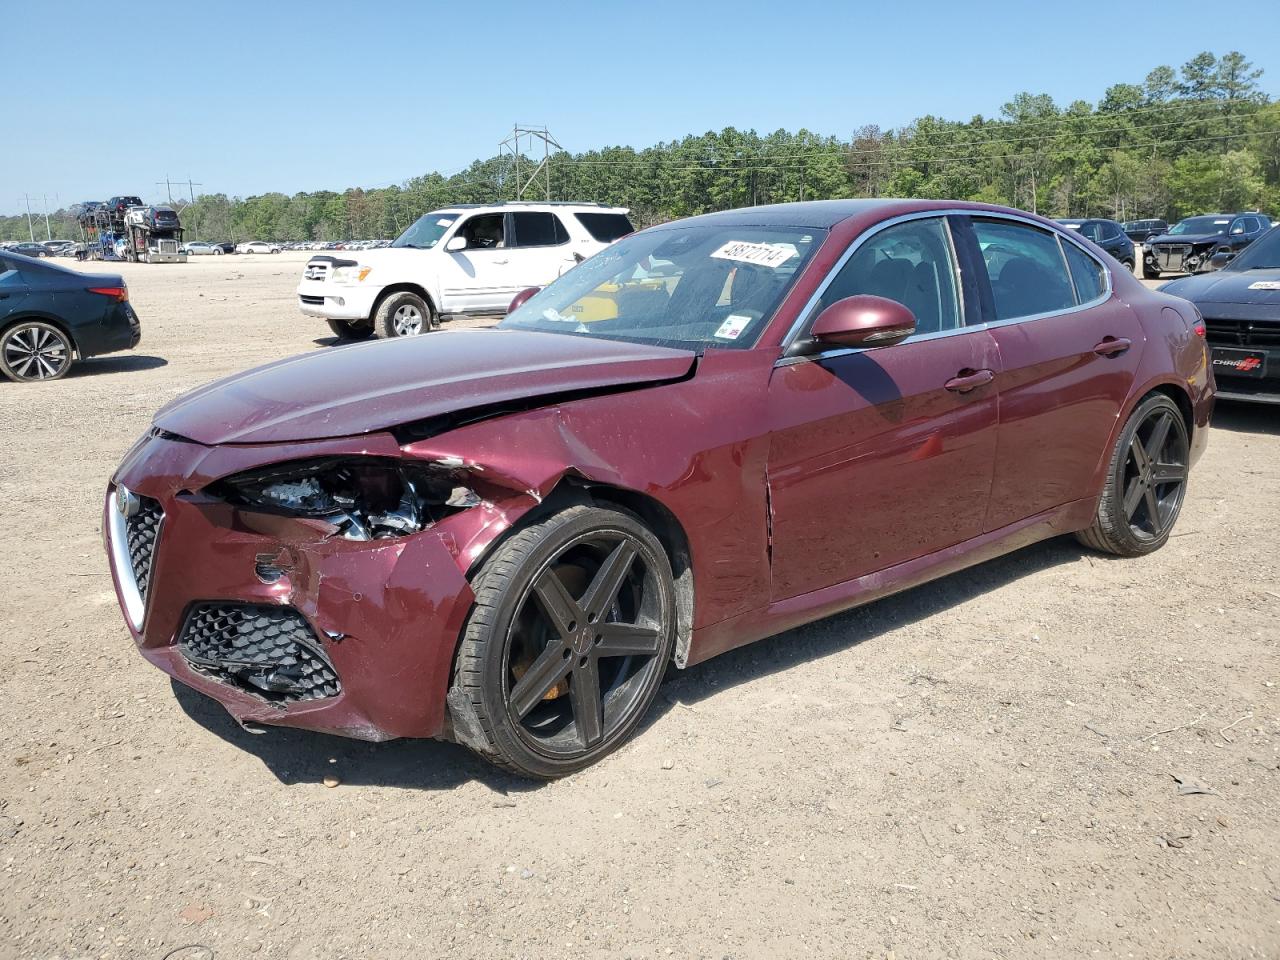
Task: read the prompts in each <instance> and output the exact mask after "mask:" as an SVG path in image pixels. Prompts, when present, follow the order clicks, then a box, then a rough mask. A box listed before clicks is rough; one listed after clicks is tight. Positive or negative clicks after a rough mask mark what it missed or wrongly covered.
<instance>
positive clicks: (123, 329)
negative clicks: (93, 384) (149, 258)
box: [0, 250, 142, 383]
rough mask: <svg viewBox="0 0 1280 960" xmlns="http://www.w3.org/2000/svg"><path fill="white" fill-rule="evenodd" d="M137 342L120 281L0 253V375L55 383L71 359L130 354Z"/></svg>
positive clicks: (138, 336)
mask: <svg viewBox="0 0 1280 960" xmlns="http://www.w3.org/2000/svg"><path fill="white" fill-rule="evenodd" d="M141 339H142V325H141V324H140V323H139V322H138V315H137V314H136V313H134V311H133V307H132V306H130V305H129V289H128V287H126V286H125V282H124V278H123V277H120V276H118V275H116V274H107V273H78V272H76V271H75V270H68V269H67V268H66V267H60V266H58V265H56V264H52V263H45V262H43V261H36V260H33V259H31V258H30V257H24V256H22V255H20V254H15V253H13V251H11V250H0V374H3V375H4V376H6V377H8V378H9V379H10V380H16V381H18V382H19V383H29V382H34V381H37V380H57V379H58V378H59V377H62V376H65V375H66V373H67V371H68V370H70V369H71V365H72V363H73V362H75V361H76V360H83V359H84V358H86V357H93V356H97V355H98V354H102V353H113V352H115V351H116V350H131V349H132V348H134V347H136V346H137V345H138V341H139V340H141Z"/></svg>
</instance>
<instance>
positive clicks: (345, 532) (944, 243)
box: [105, 200, 1214, 777]
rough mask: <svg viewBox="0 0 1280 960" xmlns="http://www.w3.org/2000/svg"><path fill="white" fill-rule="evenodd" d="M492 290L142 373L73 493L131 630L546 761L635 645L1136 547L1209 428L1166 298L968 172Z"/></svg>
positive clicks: (659, 646) (564, 746)
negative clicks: (152, 380)
mask: <svg viewBox="0 0 1280 960" xmlns="http://www.w3.org/2000/svg"><path fill="white" fill-rule="evenodd" d="M517 300H518V301H520V303H519V305H518V306H516V308H515V309H514V310H513V311H512V312H511V313H510V314H509V316H508V317H507V318H506V320H504V321H503V322H502V323H501V324H500V325H499V327H498V328H497V329H494V330H467V331H456V332H446V333H437V334H433V335H432V336H429V337H420V338H413V339H411V340H408V341H396V342H387V343H370V344H361V345H356V346H351V347H344V348H341V349H335V350H330V351H326V352H323V353H312V354H308V355H306V356H301V357H295V358H293V359H290V360H286V361H283V362H281V363H276V364H272V365H270V366H266V367H261V368H259V369H257V370H252V371H249V372H248V373H244V374H240V375H238V376H234V377H230V378H228V379H226V380H222V381H219V382H217V383H214V384H211V385H209V386H206V387H202V388H200V389H198V390H195V391H193V392H192V393H189V394H187V395H186V396H184V397H182V398H180V399H178V400H177V401H175V402H173V403H171V404H170V405H169V406H167V407H165V408H164V409H163V410H161V411H160V413H159V414H158V415H157V416H156V420H155V425H154V429H152V430H151V431H150V432H149V433H148V434H147V435H146V436H145V437H143V438H142V439H141V440H140V441H139V442H138V443H137V444H136V445H135V446H134V448H133V449H132V450H130V451H129V453H128V455H127V456H126V457H125V459H124V462H123V463H122V464H121V466H120V468H119V470H118V471H117V472H116V475H115V476H114V477H113V479H112V481H111V486H110V489H109V491H108V495H107V498H106V505H105V531H106V532H105V536H106V541H107V547H108V551H109V554H110V557H111V567H112V571H113V574H114V577H115V583H116V590H117V592H118V594H119V599H120V603H121V606H122V607H123V609H124V613H125V618H126V620H127V621H128V624H129V628H130V630H131V631H132V632H133V635H134V638H135V640H136V642H137V644H138V646H139V648H140V649H141V651H142V654H143V656H145V657H146V658H147V659H148V660H150V661H151V662H152V663H154V664H155V665H156V666H158V667H159V668H160V669H162V670H164V671H165V672H167V673H169V674H170V675H172V676H173V677H175V678H177V679H178V680H180V681H181V682H183V683H185V684H188V685H189V686H191V687H194V688H195V689H197V690H200V691H203V692H204V693H206V694H208V695H209V696H211V697H214V698H215V699H217V700H218V701H220V702H221V703H222V704H223V705H224V706H225V707H226V708H227V710H229V711H230V712H231V713H232V715H233V716H235V717H236V718H237V719H238V720H240V721H241V722H242V723H246V724H277V725H283V726H292V727H304V728H308V729H312V730H322V731H326V732H330V733H338V734H343V735H346V736H351V737H361V738H365V739H371V740H380V739H385V738H390V737H448V738H452V739H454V740H456V741H458V742H460V743H463V744H466V745H467V746H469V747H471V748H472V749H474V750H476V751H478V752H479V753H481V754H482V755H484V756H485V757H487V758H489V759H491V760H493V761H495V762H496V763H499V764H501V765H503V766H504V767H506V768H508V769H510V770H513V771H516V772H518V773H520V774H524V775H528V776H532V777H555V776H560V775H563V774H565V773H569V772H571V771H574V770H578V769H580V768H582V767H584V766H586V765H587V764H590V763H592V762H594V761H595V760H598V759H599V758H600V757H601V756H603V755H605V754H606V753H608V752H609V751H610V750H612V749H614V748H615V747H617V746H618V745H619V744H620V743H621V742H623V741H624V740H625V739H626V738H627V736H628V735H629V734H631V732H632V731H633V730H635V728H636V726H637V725H638V724H639V723H640V721H641V718H642V717H643V716H644V714H645V711H646V710H647V709H648V707H649V705H650V704H651V703H652V702H653V700H654V697H655V696H656V693H657V689H658V685H659V683H660V682H661V680H662V677H663V674H664V673H665V671H666V670H667V667H668V664H669V663H674V664H675V666H676V667H685V666H688V665H689V664H693V663H698V662H700V661H702V660H706V659H707V658H709V657H713V656H715V655H716V654H718V653H721V652H723V651H725V650H729V649H731V648H733V647H737V646H740V645H742V644H745V643H750V642H752V641H754V640H758V639H760V638H762V637H766V636H769V635H770V634H774V633H778V632H779V631H782V630H786V629H788V628H791V627H794V626H796V625H798V624H802V623H805V622H807V621H810V620H814V619H816V618H818V617H823V616H827V615H828V614H832V613H835V612H837V611H840V610H845V609H847V608H849V607H852V606H855V605H857V604H861V603H866V602H867V601H869V600H872V599H874V598H876V597H882V596H884V595H886V594H889V593H892V592H894V591H898V590H902V589H905V588H907V587H910V586H913V585H915V584H918V583H922V582H924V581H926V580H929V579H932V578H935V577H939V576H942V575H944V574H948V573H951V572H953V571H956V570H959V569H961V568H963V567H965V566H968V565H970V564H974V563H978V562H980V561H982V560H985V559H987V558H990V557H993V556H996V555H997V554H1000V553H1004V552H1006V551H1009V550H1014V549H1016V548H1018V547H1021V546H1024V545H1026V544H1029V543H1032V542H1033V541H1036V540H1041V539H1044V538H1046V537H1052V536H1057V535H1059V534H1065V533H1075V534H1076V535H1077V536H1078V537H1079V538H1080V539H1081V540H1082V541H1083V542H1084V543H1085V544H1087V545H1088V546H1090V547H1093V548H1096V549H1099V550H1106V551H1110V552H1112V553H1116V554H1121V555H1125V556H1134V555H1138V554H1144V553H1147V552H1149V551H1151V550H1155V549H1156V548H1158V547H1160V546H1161V545H1162V544H1163V543H1164V542H1165V540H1166V539H1167V538H1168V536H1169V533H1170V530H1171V529H1172V527H1173V525H1174V523H1175V522H1176V520H1177V517H1178V512H1179V510H1180V508H1181V506H1182V503H1183V498H1184V495H1185V491H1186V484H1187V475H1188V470H1189V468H1190V467H1191V465H1192V464H1193V463H1194V462H1195V460H1196V459H1197V457H1198V456H1199V454H1200V453H1201V451H1203V449H1204V446H1205V442H1206V439H1207V437H1208V429H1207V428H1208V425H1209V415H1210V410H1211V408H1212V405H1213V391H1214V385H1213V378H1212V375H1211V373H1210V368H1209V365H1208V363H1207V352H1206V349H1205V339H1204V336H1205V331H1204V326H1203V324H1202V322H1201V319H1200V316H1199V315H1198V314H1197V313H1196V310H1195V308H1194V307H1193V306H1192V305H1191V304H1190V303H1188V302H1187V301H1185V300H1180V299H1177V298H1174V297H1169V296H1165V295H1163V294H1159V293H1156V292H1153V291H1149V290H1147V289H1145V288H1144V287H1143V286H1142V285H1141V284H1140V283H1139V282H1138V281H1137V280H1135V279H1134V278H1133V277H1132V276H1131V275H1130V274H1129V273H1128V272H1127V271H1123V270H1120V269H1118V267H1117V264H1116V263H1115V262H1114V261H1113V260H1111V259H1110V258H1108V257H1107V256H1105V255H1104V254H1103V253H1102V251H1101V250H1099V249H1098V248H1097V247H1095V246H1093V245H1092V244H1090V243H1089V242H1088V241H1086V240H1084V239H1082V238H1081V237H1079V236H1077V235H1075V234H1073V233H1072V232H1071V231H1067V230H1063V229H1060V228H1059V227H1058V226H1057V225H1056V224H1054V223H1052V222H1050V221H1048V220H1045V219H1042V218H1040V217H1034V216H1031V215H1028V214H1025V213H1019V212H1017V211H1014V210H1007V209H1003V208H999V207H990V206H983V205H977V204H965V203H954V202H938V201H926V200H911V201H898V200H850V201H830V202H817V203H801V204H790V205H784V206H774V207H760V208H755V209H746V210H736V211H731V212H726V213H716V214H711V215H708V216H703V217H695V218H693V219H690V220H684V221H681V222H678V223H671V224H667V225H665V226H662V227H657V228H654V229H651V230H646V231H643V232H641V233H638V234H634V235H632V236H630V237H627V238H625V239H623V240H620V241H618V242H617V243H615V244H614V245H613V246H611V247H610V248H609V249H608V250H606V251H604V252H603V253H600V254H599V255H597V256H595V257H593V258H591V259H590V260H588V261H587V262H586V263H583V264H582V265H580V266H578V267H577V268H575V269H574V270H572V271H570V272H569V273H567V274H565V276H563V277H561V278H560V279H559V280H557V281H556V282H555V283H553V284H551V285H550V286H549V287H547V288H546V289H544V290H542V291H540V292H537V293H536V294H533V295H532V296H531V297H526V296H525V295H522V296H521V297H520V298H517Z"/></svg>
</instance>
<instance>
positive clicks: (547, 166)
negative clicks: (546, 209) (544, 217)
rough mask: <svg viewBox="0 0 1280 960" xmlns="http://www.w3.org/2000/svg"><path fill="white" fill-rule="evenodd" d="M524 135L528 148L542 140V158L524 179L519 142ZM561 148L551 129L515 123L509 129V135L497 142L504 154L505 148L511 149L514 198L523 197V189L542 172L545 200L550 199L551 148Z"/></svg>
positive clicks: (533, 146) (531, 183) (519, 198)
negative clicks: (521, 169)
mask: <svg viewBox="0 0 1280 960" xmlns="http://www.w3.org/2000/svg"><path fill="white" fill-rule="evenodd" d="M525 137H528V138H529V149H530V150H533V149H534V148H535V144H534V141H536V140H541V141H542V159H541V160H539V161H538V165H537V166H536V167H534V168H533V173H531V174H529V179H528V180H525V179H524V177H523V175H522V174H521V172H520V142H521V140H523V139H524V138H525ZM552 147H555V148H556V149H557V150H563V149H564V147H562V146H560V144H559V143H557V142H556V138H555V137H553V136H552V135H551V131H550V130H548V129H547V128H546V127H535V126H521V125H520V124H518V123H517V124H516V125H515V126H514V127H512V129H511V136H510V137H508V138H507V139H506V140H503V141H502V143H500V144H498V149H500V150H501V151H502V152H503V153H504V154H505V153H506V151H507V150H510V151H511V156H512V158H513V160H514V161H515V182H516V199H517V200H522V199H524V192H525V190H527V189H529V187H531V186H533V184H534V182H535V181H536V180H537V179H538V174H540V173H544V171H545V173H544V181H545V189H546V194H547V200H550V199H551V148H552Z"/></svg>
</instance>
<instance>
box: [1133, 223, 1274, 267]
mask: <svg viewBox="0 0 1280 960" xmlns="http://www.w3.org/2000/svg"><path fill="white" fill-rule="evenodd" d="M1270 229H1271V220H1270V218H1268V217H1267V216H1266V215H1265V214H1261V213H1210V214H1206V215H1204V216H1201V217H1187V219H1185V220H1180V221H1179V222H1178V223H1177V225H1175V226H1174V228H1173V229H1172V230H1170V231H1169V232H1168V233H1164V234H1161V235H1160V236H1158V237H1152V238H1151V241H1150V242H1149V243H1148V244H1147V253H1146V256H1145V257H1143V259H1142V275H1143V276H1144V277H1146V278H1147V279H1148V280H1155V279H1156V278H1157V277H1159V276H1160V274H1162V273H1207V272H1208V271H1210V270H1217V269H1219V268H1221V267H1222V266H1223V265H1225V264H1227V263H1229V262H1230V261H1231V259H1232V258H1233V257H1234V256H1236V255H1237V254H1238V253H1239V252H1240V251H1241V250H1243V249H1244V248H1245V247H1247V246H1248V245H1249V244H1251V243H1253V241H1254V240H1257V239H1258V238H1259V237H1260V236H1262V235H1263V234H1264V233H1266V232H1267V231H1268V230H1270Z"/></svg>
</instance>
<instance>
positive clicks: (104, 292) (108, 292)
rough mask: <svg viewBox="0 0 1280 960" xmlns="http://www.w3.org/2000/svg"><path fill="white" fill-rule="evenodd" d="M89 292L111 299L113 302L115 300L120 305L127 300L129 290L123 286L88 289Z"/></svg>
mask: <svg viewBox="0 0 1280 960" xmlns="http://www.w3.org/2000/svg"><path fill="white" fill-rule="evenodd" d="M89 292H90V293H96V294H99V295H101V296H104V297H111V298H112V299H113V300H117V301H119V302H120V303H124V302H125V301H126V300H128V299H129V288H128V287H123V286H121V287H90V288H89Z"/></svg>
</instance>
